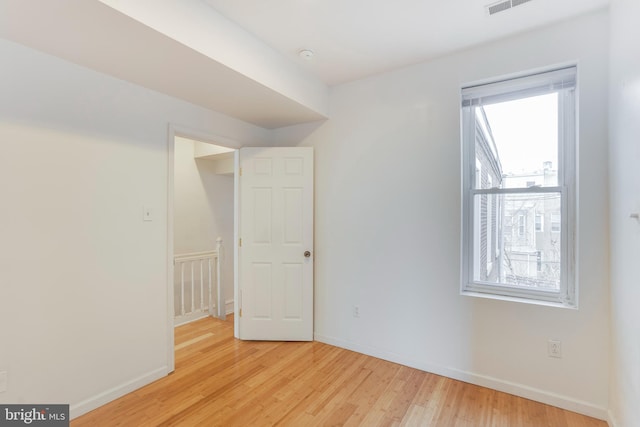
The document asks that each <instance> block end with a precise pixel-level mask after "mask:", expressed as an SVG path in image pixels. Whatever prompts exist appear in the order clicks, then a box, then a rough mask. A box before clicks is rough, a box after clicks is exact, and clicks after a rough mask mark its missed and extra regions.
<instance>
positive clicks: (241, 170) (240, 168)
mask: <svg viewBox="0 0 640 427" xmlns="http://www.w3.org/2000/svg"><path fill="white" fill-rule="evenodd" d="M238 172H240V176H242V168H240V170H239V171H238Z"/></svg>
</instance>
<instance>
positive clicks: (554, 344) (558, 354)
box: [547, 340, 562, 359]
mask: <svg viewBox="0 0 640 427" xmlns="http://www.w3.org/2000/svg"><path fill="white" fill-rule="evenodd" d="M547 352H548V354H549V357H555V358H556V359H561V358H562V342H561V341H559V340H549V342H548V343H547Z"/></svg>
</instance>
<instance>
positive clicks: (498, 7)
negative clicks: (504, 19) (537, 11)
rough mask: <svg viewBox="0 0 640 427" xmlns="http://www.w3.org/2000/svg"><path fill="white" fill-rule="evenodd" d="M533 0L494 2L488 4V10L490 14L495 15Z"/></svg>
mask: <svg viewBox="0 0 640 427" xmlns="http://www.w3.org/2000/svg"><path fill="white" fill-rule="evenodd" d="M530 1H531V0H504V1H500V2H498V3H492V4H490V5H487V12H488V13H489V15H495V14H496V13H499V12H504V11H505V10H508V9H511V8H512V7H516V6H520V5H521V4H524V3H528V2H530Z"/></svg>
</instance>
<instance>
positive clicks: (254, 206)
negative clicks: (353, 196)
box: [236, 147, 313, 341]
mask: <svg viewBox="0 0 640 427" xmlns="http://www.w3.org/2000/svg"><path fill="white" fill-rule="evenodd" d="M239 168H240V170H239V171H238V172H239V173H238V174H237V177H238V181H239V182H238V186H237V187H236V188H238V192H239V194H238V206H237V209H238V214H237V218H238V238H239V239H238V242H237V244H238V248H237V262H238V263H237V267H238V271H237V275H236V276H237V278H238V285H237V286H238V288H237V290H238V292H237V297H238V300H239V301H238V311H237V312H236V317H237V320H238V322H237V323H236V326H237V328H238V331H237V336H238V337H239V338H240V339H244V340H277V341H311V340H313V149H312V148H310V147H275V148H242V149H240V154H239Z"/></svg>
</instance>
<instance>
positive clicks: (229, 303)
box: [224, 299, 234, 314]
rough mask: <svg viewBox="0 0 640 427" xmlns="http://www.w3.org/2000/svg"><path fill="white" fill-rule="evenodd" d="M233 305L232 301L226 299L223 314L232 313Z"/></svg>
mask: <svg viewBox="0 0 640 427" xmlns="http://www.w3.org/2000/svg"><path fill="white" fill-rule="evenodd" d="M233 303H234V300H232V299H228V300H226V301H225V303H224V312H225V314H231V313H233Z"/></svg>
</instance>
